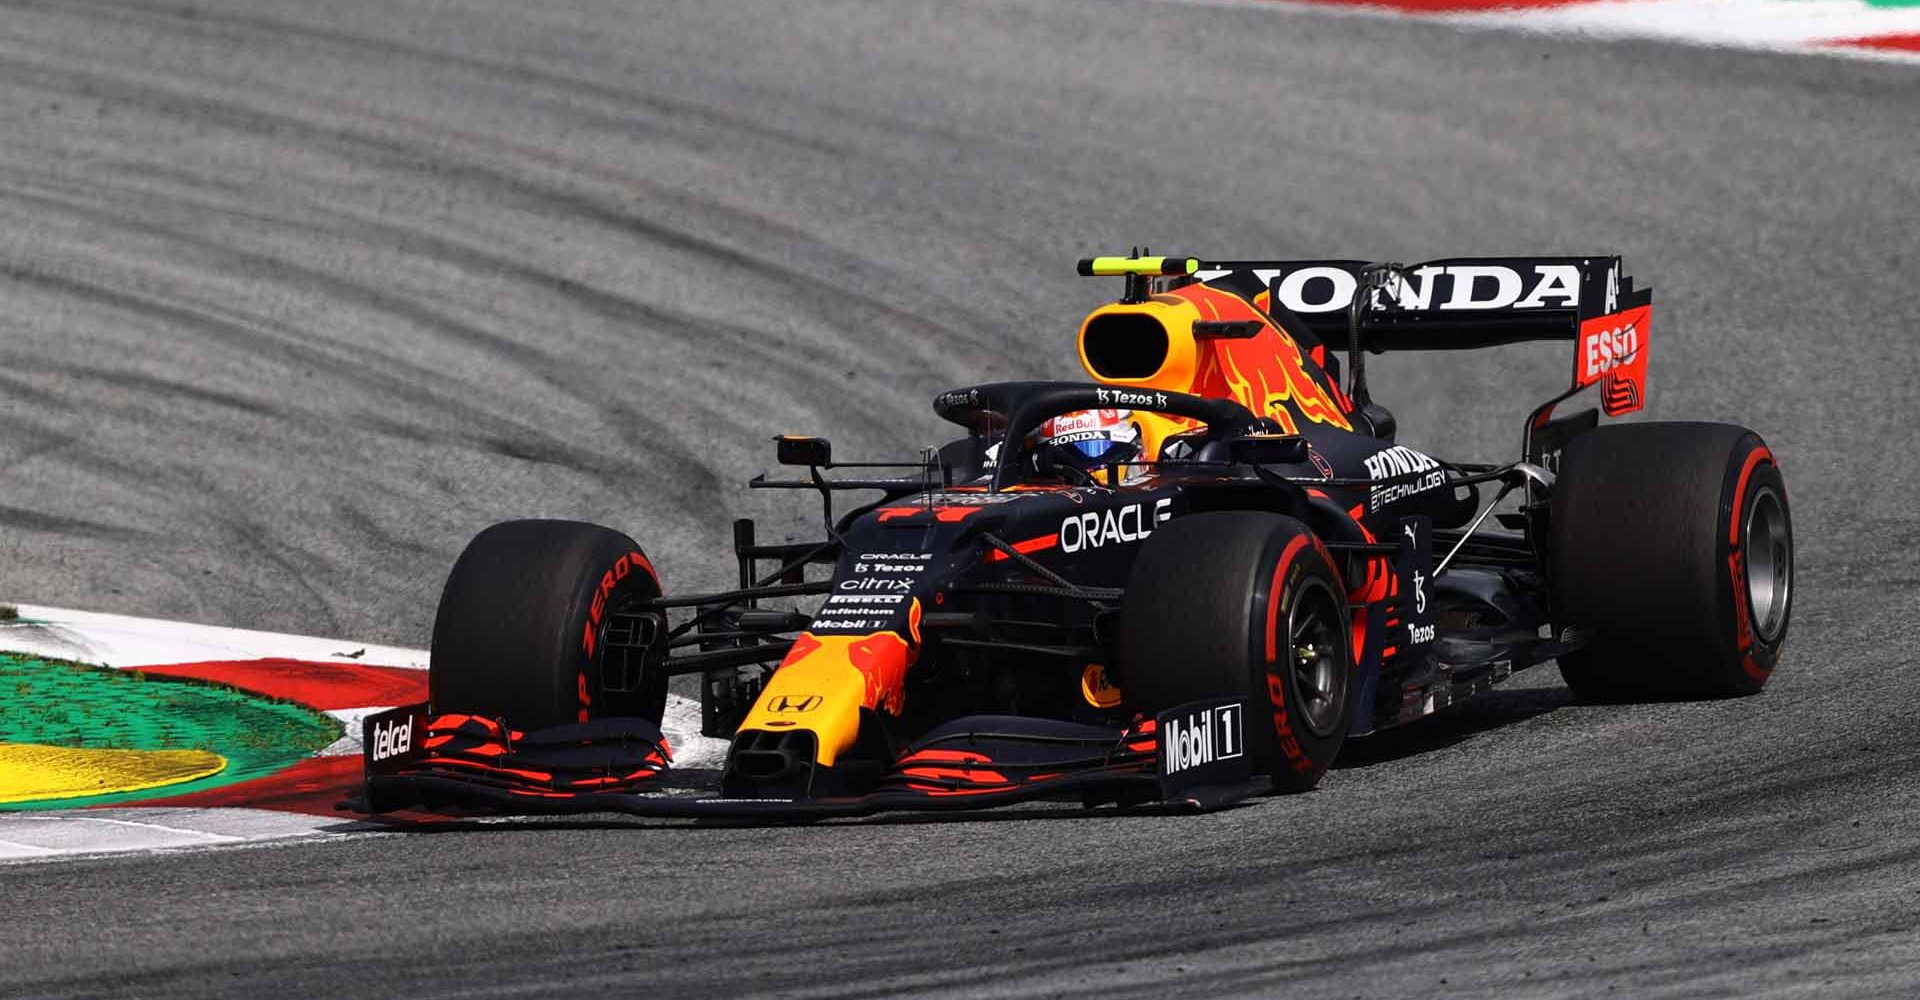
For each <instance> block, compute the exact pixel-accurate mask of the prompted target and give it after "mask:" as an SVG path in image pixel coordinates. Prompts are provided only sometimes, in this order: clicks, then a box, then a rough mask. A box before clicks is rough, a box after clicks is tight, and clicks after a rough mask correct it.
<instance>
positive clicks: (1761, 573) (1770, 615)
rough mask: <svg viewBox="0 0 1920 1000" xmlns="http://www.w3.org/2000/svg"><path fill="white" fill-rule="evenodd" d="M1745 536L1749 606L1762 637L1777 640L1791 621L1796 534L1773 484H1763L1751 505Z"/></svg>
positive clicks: (1755, 630) (1755, 626)
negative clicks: (1789, 529) (1789, 527)
mask: <svg viewBox="0 0 1920 1000" xmlns="http://www.w3.org/2000/svg"><path fill="white" fill-rule="evenodd" d="M1744 535H1745V537H1744V538H1743V539H1742V540H1741V551H1742V552H1745V553H1746V566H1747V574H1746V575H1747V580H1746V583H1747V607H1748V608H1749V609H1750V612H1751V614H1752V615H1753V630H1754V632H1755V633H1757V634H1758V635H1759V636H1760V641H1762V642H1766V643H1772V642H1775V641H1776V640H1778V639H1779V638H1780V633H1781V632H1782V631H1783V630H1784V629H1785V628H1786V625H1787V602H1788V600H1789V599H1790V598H1791V596H1792V593H1791V588H1792V586H1793V538H1792V536H1791V535H1789V534H1788V532H1787V511H1786V508H1785V507H1783V506H1781V504H1780V495H1779V494H1778V493H1776V492H1774V490H1773V488H1772V487H1762V488H1761V489H1760V491H1759V492H1757V493H1755V494H1754V497H1753V505H1752V506H1750V507H1748V508H1747V525H1746V530H1745V532H1744Z"/></svg>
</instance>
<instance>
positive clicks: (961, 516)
mask: <svg viewBox="0 0 1920 1000" xmlns="http://www.w3.org/2000/svg"><path fill="white" fill-rule="evenodd" d="M929 512H931V513H932V514H933V517H934V520H936V521H939V522H940V523H941V524H957V523H959V522H961V521H964V520H966V519H967V518H969V517H972V516H973V515H975V514H978V513H980V508H978V507H882V508H880V520H881V521H883V522H884V521H891V520H893V519H894V518H910V517H916V516H918V515H921V514H926V513H929Z"/></svg>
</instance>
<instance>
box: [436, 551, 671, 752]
mask: <svg viewBox="0 0 1920 1000" xmlns="http://www.w3.org/2000/svg"><path fill="white" fill-rule="evenodd" d="M659 595H660V582H659V579H658V577H657V576H656V575H655V574H654V570H653V565H652V564H651V563H650V562H648V561H647V557H646V555H645V554H644V553H642V552H641V550H640V546H638V545H636V544H634V541H633V539H631V538H628V537H627V536H625V535H623V534H621V533H619V532H617V531H612V530H609V529H607V528H601V527H597V526H595V525H591V524H580V523H577V522H574V521H508V522H505V523H503V524H496V525H494V526H493V527H491V528H488V529H487V530H485V531H482V532H481V533H480V534H479V535H477V536H475V537H474V539H473V541H472V542H471V543H469V544H468V545H467V549H466V551H465V552H462V553H461V554H460V558H459V560H458V561H457V562H455V563H454V564H453V572H452V573H451V574H450V575H449V576H448V577H447V585H446V588H445V589H444V590H443V591H442V592H441V596H440V609H439V612H438V614H437V615H436V616H435V618H434V622H433V650H432V658H431V663H430V669H429V671H428V688H429V695H428V697H429V700H430V704H431V708H432V710H433V711H434V712H436V713H441V714H444V713H448V712H463V713H469V714H474V715H482V716H487V717H489V718H499V719H505V720H506V721H507V723H508V724H510V725H511V726H512V727H514V728H516V729H520V730H525V731H533V730H537V729H545V728H547V727H550V726H557V725H562V724H564V723H569V722H584V721H586V720H588V719H589V718H600V717H606V716H625V717H634V716H638V717H642V718H647V719H651V720H652V721H654V722H656V723H657V722H659V721H660V715H661V711H662V709H663V708H664V707H665V703H666V694H667V688H666V678H665V677H664V676H643V677H641V678H640V683H639V684H637V685H633V684H628V685H626V686H628V687H632V688H635V690H631V691H612V690H609V689H608V685H607V684H605V683H603V673H604V668H605V667H606V666H607V657H608V655H609V654H608V648H607V642H606V639H607V628H608V625H609V624H610V623H611V622H612V620H613V618H614V616H615V615H617V614H619V613H620V612H622V611H625V610H628V609H630V608H632V607H634V606H636V605H638V604H640V603H641V602H644V601H647V600H649V599H651V598H654V597H658V596H659ZM613 655H615V656H621V655H625V654H623V653H622V652H620V651H617V650H616V651H615V652H614V653H613Z"/></svg>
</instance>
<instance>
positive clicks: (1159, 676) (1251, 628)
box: [1116, 511, 1353, 792]
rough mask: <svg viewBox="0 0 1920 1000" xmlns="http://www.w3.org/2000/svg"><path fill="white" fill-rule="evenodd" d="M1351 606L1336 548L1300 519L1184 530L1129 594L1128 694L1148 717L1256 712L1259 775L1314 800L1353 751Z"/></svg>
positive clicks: (1190, 521)
mask: <svg viewBox="0 0 1920 1000" xmlns="http://www.w3.org/2000/svg"><path fill="white" fill-rule="evenodd" d="M1345 594H1346V591H1345V589H1344V588H1343V587H1342V585H1341V581H1340V574H1339V572H1338V571H1337V570H1336V569H1335V568H1334V565H1333V560H1332V559H1331V557H1329V556H1328V555H1327V550H1326V548H1325V547H1324V546H1322V545H1321V544H1320V540H1319V539H1318V538H1316V537H1314V535H1313V532H1312V531H1310V530H1308V528H1307V526H1306V525H1304V524H1301V523H1300V522H1299V521H1296V520H1294V519H1293V518H1290V517H1282V516H1280V515H1278V514H1268V513H1260V512H1254V511H1223V512H1218V513H1207V514H1193V515H1190V516H1187V517H1182V518H1178V519H1176V520H1173V521H1170V522H1168V523H1166V524H1164V525H1161V526H1160V527H1158V528H1156V529H1154V532H1153V534H1152V535H1151V536H1149V537H1148V538H1147V540H1146V542H1145V543H1144V544H1143V545H1142V546H1141V549H1140V555H1139V558H1137V559H1136V560H1135V561H1134V564H1133V571H1132V574H1131V575H1130V576H1129V577H1128V580H1127V596H1126V604H1125V606H1124V607H1123V608H1122V609H1121V612H1120V631H1119V649H1118V660H1119V662H1118V664H1117V665H1116V666H1117V673H1118V675H1119V680H1120V690H1121V693H1122V695H1123V696H1124V697H1125V698H1126V701H1127V703H1128V704H1129V706H1130V707H1132V708H1133V709H1135V710H1137V711H1140V712H1147V713H1152V712H1159V711H1163V710H1165V709H1169V708H1172V707H1174V706H1176V705H1180V704H1184V703H1186V702H1189V701H1197V700H1199V699H1202V698H1216V697H1238V698H1244V699H1246V702H1247V708H1248V723H1247V751H1248V753H1249V754H1250V755H1251V757H1252V761H1251V763H1252V765H1253V770H1254V771H1255V772H1256V773H1265V774H1270V775H1272V776H1273V785H1274V788H1275V790H1277V791H1282V792H1304V791H1307V790H1309V789H1311V788H1313V787H1314V785H1316V784H1318V783H1319V781H1320V778H1321V776H1322V775H1324V774H1326V772H1327V767H1328V766H1329V765H1331V764H1332V763H1333V760H1334V757H1335V756H1336V755H1337V754H1339V752H1340V746H1341V744H1343V743H1344V742H1346V738H1347V721H1348V718H1347V717H1348V705H1347V700H1348V689H1349V686H1350V682H1351V677H1352V673H1353V656H1352V652H1351V642H1352V636H1351V623H1350V619H1349V618H1348V616H1347V611H1346V597H1345ZM1261 723H1264V724H1261Z"/></svg>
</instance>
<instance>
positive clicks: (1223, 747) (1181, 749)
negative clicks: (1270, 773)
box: [1154, 699, 1250, 792]
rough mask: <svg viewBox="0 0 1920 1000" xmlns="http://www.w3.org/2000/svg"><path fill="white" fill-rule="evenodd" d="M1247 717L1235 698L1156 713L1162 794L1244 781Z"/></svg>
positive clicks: (1186, 705)
mask: <svg viewBox="0 0 1920 1000" xmlns="http://www.w3.org/2000/svg"><path fill="white" fill-rule="evenodd" d="M1246 716H1247V706H1246V704H1245V703H1244V702H1242V701H1240V700H1239V699H1213V700H1210V701H1195V702H1189V703H1187V704H1185V705H1181V706H1180V707H1178V708H1171V709H1168V710H1167V711H1164V712H1161V713H1160V714H1159V715H1157V716H1155V722H1154V724H1155V727H1156V728H1157V729H1158V731H1159V734H1160V782H1161V787H1162V790H1163V792H1171V791H1174V790H1177V789H1182V788H1188V787H1191V786H1194V785H1231V784H1236V783H1240V782H1244V781H1246V780H1247V779H1248V777H1249V776H1250V771H1249V767H1248V762H1247V740H1246V725H1245V723H1246Z"/></svg>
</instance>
